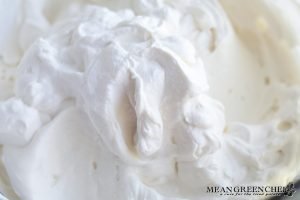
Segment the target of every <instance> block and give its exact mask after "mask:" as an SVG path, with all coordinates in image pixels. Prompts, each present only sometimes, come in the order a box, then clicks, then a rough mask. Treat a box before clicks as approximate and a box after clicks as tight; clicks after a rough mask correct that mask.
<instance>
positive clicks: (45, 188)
mask: <svg viewBox="0 0 300 200" xmlns="http://www.w3.org/2000/svg"><path fill="white" fill-rule="evenodd" d="M256 1H262V2H265V1H264V0H256ZM256 1H255V2H256ZM30 2H31V3H33V1H30ZM221 2H222V4H220V3H219V1H216V0H213V1H212V0H201V1H196V0H188V1H185V0H175V1H168V0H165V1H161V0H132V1H129V0H128V1H121V0H115V1H103V0H94V1H88V2H85V1H67V0H66V1H63V2H62V3H61V4H58V5H60V6H58V7H56V6H54V4H53V5H52V4H51V3H50V2H48V1H46V0H45V1H41V2H40V4H38V6H36V7H35V8H36V10H35V11H34V12H33V13H32V15H31V14H30V12H28V7H30V5H31V4H29V5H28V7H27V6H23V7H22V8H23V9H25V10H26V11H27V12H26V13H27V14H26V15H25V16H26V17H25V19H24V24H23V25H22V26H21V27H22V28H20V29H21V30H22V31H21V35H20V36H19V38H20V42H19V43H20V44H18V45H19V47H21V49H22V50H24V51H25V54H24V56H23V57H22V59H21V62H20V64H19V66H18V73H17V76H16V82H15V97H13V98H10V99H8V100H6V101H3V102H1V103H0V143H1V144H4V149H3V163H4V167H5V168H6V171H7V175H8V177H9V179H10V182H11V185H12V187H13V189H14V191H15V192H16V193H17V195H18V196H19V197H20V198H21V199H22V200H41V199H43V200H53V199H58V200H60V199H63V200H69V199H72V200H76V199H78V200H82V199H89V200H99V199H113V200H123V199H133V200H135V199H138V200H139V199H150V200H186V199H189V200H199V199H211V198H212V196H209V194H205V192H206V191H205V188H206V187H207V186H210V185H221V186H235V185H241V184H252V185H253V184H265V183H270V184H273V183H277V184H278V183H280V184H285V183H287V182H288V181H290V180H291V179H292V178H294V177H296V175H297V174H298V172H299V167H295V166H297V164H299V159H298V158H297V156H296V155H295V152H299V150H298V144H299V142H300V141H299V139H300V138H299V137H298V136H297V134H296V133H297V131H298V130H300V127H299V123H298V121H299V113H300V112H299V109H298V107H299V105H298V104H299V101H298V99H299V96H300V93H299V89H298V88H297V87H295V88H293V87H289V86H285V85H282V84H280V83H277V82H276V83H272V84H270V78H269V79H265V82H266V84H267V85H268V87H267V88H268V90H264V91H267V92H268V94H269V95H268V96H269V98H268V99H267V100H268V101H272V100H273V99H275V100H276V101H275V100H274V102H273V103H274V105H272V107H271V108H270V109H269V110H267V111H266V112H265V113H263V112H264V111H265V110H264V109H262V110H263V111H261V112H262V113H263V115H262V118H263V120H261V121H259V120H258V121H256V123H252V124H250V123H246V120H237V121H238V122H236V121H234V120H232V121H231V120H229V121H228V119H227V118H228V110H226V109H227V108H229V106H227V105H226V101H224V102H225V103H223V102H222V103H223V104H222V103H221V102H220V101H218V100H217V98H214V97H215V96H217V95H214V91H215V90H216V89H215V85H218V84H220V83H221V84H222V87H221V88H222V92H223V90H225V88H226V87H227V85H230V84H231V83H232V82H233V85H234V87H236V88H238V89H239V84H241V85H242V86H241V87H240V88H242V91H241V92H240V93H241V94H248V93H251V94H252V93H253V92H252V90H251V87H249V85H247V87H246V86H245V87H244V86H243V82H242V81H240V82H238V83H237V82H234V81H232V80H240V79H242V78H243V77H244V78H245V77H246V76H245V75H244V74H247V72H248V71H250V72H252V71H251V70H252V69H253V68H254V67H256V65H255V64H256V63H255V62H252V61H250V60H254V57H255V56H253V55H252V54H251V56H249V55H248V54H249V53H248V47H249V49H251V48H253V46H251V45H252V44H250V45H249V46H246V45H245V46H242V45H241V40H242V39H244V38H243V37H246V36H247V37H249V36H248V35H247V34H249V35H250V36H251V37H254V38H256V39H257V38H259V39H257V40H256V41H261V40H262V41H263V42H261V46H259V47H257V48H258V49H260V50H261V49H262V50H261V51H262V55H264V56H265V58H266V60H263V61H264V62H265V63H268V64H270V63H271V64H270V66H273V65H272V64H273V62H269V60H268V59H267V58H268V56H269V54H268V48H270V47H272V42H274V41H275V40H274V38H272V37H273V34H271V33H269V32H268V31H270V30H269V29H268V25H269V24H268V23H267V22H265V21H264V19H265V18H267V17H266V16H263V17H262V18H259V19H260V20H258V22H257V24H255V25H254V26H253V24H250V25H249V27H248V26H243V23H241V22H240V21H239V20H236V21H237V22H234V24H232V23H233V22H230V20H229V17H228V16H227V15H226V14H225V12H224V10H223V9H224V7H226V11H227V12H228V13H227V14H228V15H229V16H230V17H232V16H239V15H240V14H241V13H240V12H238V9H235V8H234V4H233V3H232V2H235V1H234V0H230V1H228V2H229V3H223V1H221ZM20 4H21V3H20ZM20 4H19V3H17V4H16V5H20ZM85 4H89V5H85ZM90 4H94V5H90ZM223 4H224V5H223ZM22 5H23V4H22ZM32 5H33V4H32ZM55 5H56V4H55ZM255 5H256V4H255ZM259 5H260V4H259ZM256 6H257V5H256ZM249 7H251V6H249ZM254 7H255V6H254ZM257 7H259V8H260V9H262V10H264V9H266V8H265V7H267V6H265V7H263V8H261V7H260V6H257ZM46 8H47V9H46ZM50 8H51V9H50ZM251 8H252V7H251ZM42 10H43V12H45V13H46V14H43V12H42ZM49 10H52V11H53V10H56V15H55V14H53V15H50V14H49V12H50V11H49ZM249 10H250V11H251V9H250V8H249ZM258 10H259V9H258ZM59 11H63V12H61V13H60V12H59ZM250 11H249V13H251V12H252V11H251V12H250ZM47 13H48V14H47ZM50 13H51V12H50ZM53 13H54V11H53ZM243 14H245V15H246V14H247V13H243ZM44 15H45V16H44ZM241 15H242V14H241ZM249 15H250V14H249ZM35 16H39V17H41V19H40V21H39V20H38V21H35V20H34V19H35ZM242 16H243V15H242ZM250 16H251V15H250ZM241 18H242V17H241ZM235 19H239V17H236V18H235ZM267 19H268V18H267ZM288 19H289V18H288ZM34 22H36V23H34ZM242 22H243V21H242ZM247 25H248V24H247ZM48 26H51V28H50V29H47V27H48ZM233 26H236V27H235V28H236V29H238V28H240V29H241V30H239V31H240V32H241V33H240V34H241V38H240V37H238V36H237V35H236V33H235V30H234V28H233ZM273 26H274V27H275V25H273ZM14 28H16V27H14ZM43 29H47V33H45V34H44V35H42V36H41V37H38V38H37V39H36V40H35V41H34V42H33V43H32V44H31V41H32V40H34V38H35V35H36V34H39V32H42V30H43ZM22 32H24V33H22ZM244 32H245V33H244ZM291 32H293V31H291ZM246 33H247V34H246ZM243 34H245V35H246V36H245V35H243ZM255 34H257V35H255ZM7 35H9V34H7ZM253 35H255V36H253ZM268 35H272V37H270V38H271V40H268V39H269V38H268ZM274 35H275V36H276V37H279V36H278V35H277V34H274ZM292 35H293V37H296V36H295V35H294V34H292ZM242 36H243V37H242ZM275 36H274V37H275ZM3 37H4V36H3ZM9 38H10V37H9ZM265 38H267V39H265ZM245 40H246V39H245ZM270 41H271V42H270ZM6 42H7V44H5V45H8V46H9V44H10V45H11V48H14V47H15V42H14V43H10V42H11V41H10V40H8V41H6ZM248 43H249V42H248V41H247V42H245V44H247V45H248ZM250 43H251V42H250ZM12 44H14V45H12ZM255 44H256V43H255ZM276 44H277V43H276ZM18 45H17V46H18ZM239 45H240V46H242V47H240V46H239ZM264 45H265V46H264ZM28 46H30V47H29V48H28ZM279 46H280V45H279ZM283 46H284V45H283ZM245 47H247V48H245ZM267 47H268V48H267ZM276 47H278V46H276ZM284 47H286V46H284ZM15 48H17V47H15ZM27 48H28V49H27ZM245 49H246V50H245ZM222 50H223V51H222ZM1 51H2V49H0V55H1V56H3V57H4V61H5V62H6V64H7V63H11V62H12V61H11V62H10V60H14V59H13V58H14V57H15V56H17V55H18V54H19V53H20V52H19V51H12V52H13V53H12V54H9V55H6V54H3V55H2V53H1ZM8 53H11V52H8ZM231 54H234V55H238V56H235V57H234V58H236V59H231V57H230V56H232V55H231ZM208 55H210V56H212V57H213V58H214V62H210V61H209V58H208V57H209V56H208ZM254 55H255V54H254ZM227 56H228V58H227ZM224 57H225V58H224ZM289 58H291V60H292V61H294V60H293V59H292V56H289ZM228 60H229V61H232V60H234V61H235V62H234V63H233V64H232V63H230V62H229V61H228ZM278 60H279V58H278ZM244 61H245V62H244ZM228 62H229V64H228ZM248 65H249V66H251V68H250V69H251V70H248V69H246V67H247V66H248ZM232 66H239V67H238V68H237V69H235V70H232V69H234V68H232ZM240 66H246V67H245V69H242V70H241V67H240ZM293 66H294V65H293ZM214 67H216V68H214ZM211 68H214V69H215V72H219V71H220V73H219V74H220V76H219V75H218V73H215V74H217V75H218V76H216V75H215V74H214V75H215V76H214V77H218V80H217V82H214V77H209V76H208V75H209V74H210V73H208V71H211ZM243 70H245V72H244V71H243ZM247 70H248V71H247ZM240 71H243V73H238V72H240ZM266 71H267V70H266ZM264 72H265V71H264ZM227 73H229V74H230V75H231V74H233V75H232V77H231V76H230V77H229V78H228V77H227V79H226V80H227V81H228V83H223V82H222V80H223V78H224V79H225V77H226V74H227ZM235 74H237V75H238V76H241V77H234V75H235ZM220 77H221V78H220ZM249 77H251V78H253V77H255V80H257V79H258V78H257V77H259V76H252V74H251V73H249ZM272 78H273V77H272ZM247 79H248V78H247ZM272 81H273V79H272ZM211 82H213V83H215V84H212V90H213V92H211V91H210V90H209V89H210V88H209V84H208V83H211ZM256 82H259V81H256ZM274 82H275V78H274ZM259 83H260V82H259ZM255 86H257V88H255V90H254V91H255V92H254V93H255V94H260V92H261V91H260V85H259V84H257V83H255ZM258 86H259V87H258ZM236 88H235V89H236ZM249 88H250V89H249ZM222 92H221V93H222ZM220 96H221V95H220ZM258 96H259V95H258ZM250 97H251V98H250ZM255 98H256V97H254V99H255ZM220 99H222V96H221V97H220ZM237 99H238V98H236V97H235V96H234V102H238V101H237ZM241 99H243V98H241ZM251 99H253V97H252V96H251V95H249V99H246V100H249V101H250V100H251ZM270 99H272V100H270ZM224 105H225V106H224ZM240 105H242V106H244V107H246V106H245V105H247V106H248V107H250V108H249V110H251V109H252V110H254V107H255V108H256V105H257V104H253V105H252V104H246V103H245V104H240V103H237V105H235V107H236V108H241V107H242V106H240ZM249 105H250V106H249ZM264 105H265V104H264ZM278 105H280V107H278ZM251 106H252V107H251ZM268 106H269V104H268ZM276 106H277V107H276ZM257 107H258V109H260V107H259V106H257ZM265 107H267V106H265ZM295 108H297V109H295ZM274 110H275V111H274ZM261 112H259V113H261ZM225 113H226V115H225ZM236 113H240V112H239V111H236ZM250 114H252V113H250ZM250 114H249V115H250ZM260 117H261V116H260ZM239 121H241V122H239ZM243 121H245V122H243ZM206 195H208V196H206ZM216 199H218V197H216Z"/></svg>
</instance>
